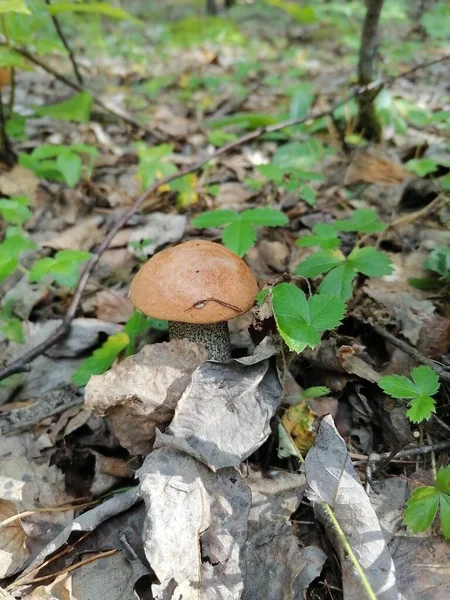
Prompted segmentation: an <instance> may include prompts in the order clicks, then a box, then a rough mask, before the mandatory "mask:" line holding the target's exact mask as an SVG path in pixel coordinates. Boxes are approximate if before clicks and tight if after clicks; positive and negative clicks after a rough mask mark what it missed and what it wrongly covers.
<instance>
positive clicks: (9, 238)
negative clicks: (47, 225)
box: [0, 227, 36, 282]
mask: <svg viewBox="0 0 450 600" xmlns="http://www.w3.org/2000/svg"><path fill="white" fill-rule="evenodd" d="M35 247H36V244H35V243H34V242H33V241H32V240H30V239H28V238H27V237H25V234H24V233H23V231H22V230H21V229H20V228H18V227H8V228H7V230H6V233H5V239H4V241H3V242H2V243H1V244H0V282H1V281H3V280H4V279H6V278H7V277H9V276H10V275H12V274H13V273H14V271H15V270H16V269H17V267H18V266H19V260H20V257H21V256H22V254H23V253H24V252H26V251H29V250H34V248H35Z"/></svg>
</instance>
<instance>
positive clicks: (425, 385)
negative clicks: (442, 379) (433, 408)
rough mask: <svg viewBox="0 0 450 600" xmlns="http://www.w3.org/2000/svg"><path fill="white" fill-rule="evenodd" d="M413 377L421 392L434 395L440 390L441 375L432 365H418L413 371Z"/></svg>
mask: <svg viewBox="0 0 450 600" xmlns="http://www.w3.org/2000/svg"><path fill="white" fill-rule="evenodd" d="M411 377H412V380H413V381H414V383H415V384H416V386H417V388H418V389H419V390H420V393H421V394H424V395H427V396H433V395H434V394H436V392H437V391H438V390H439V377H438V376H437V374H436V372H435V371H433V369H431V367H427V366H426V365H421V366H420V367H416V368H415V369H413V370H412V371H411Z"/></svg>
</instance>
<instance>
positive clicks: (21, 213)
mask: <svg viewBox="0 0 450 600" xmlns="http://www.w3.org/2000/svg"><path fill="white" fill-rule="evenodd" d="M29 204H30V200H29V199H28V198H27V197H26V196H12V197H11V198H2V199H1V200H0V215H1V216H2V217H3V219H5V221H7V222H8V223H11V225H23V224H24V223H26V222H27V221H28V219H31V217H32V213H31V210H30V209H29V208H28V206H29Z"/></svg>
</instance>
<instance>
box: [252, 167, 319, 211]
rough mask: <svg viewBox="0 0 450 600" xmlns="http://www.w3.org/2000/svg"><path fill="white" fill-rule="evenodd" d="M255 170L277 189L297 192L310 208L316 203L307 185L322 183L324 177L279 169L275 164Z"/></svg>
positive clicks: (298, 170)
mask: <svg viewBox="0 0 450 600" xmlns="http://www.w3.org/2000/svg"><path fill="white" fill-rule="evenodd" d="M257 170H258V171H259V172H260V173H261V174H262V175H263V176H264V177H265V178H266V179H268V180H270V181H273V183H274V184H275V185H276V186H277V187H281V188H283V189H284V190H286V191H287V192H298V194H299V197H300V199H301V200H304V201H305V202H306V203H307V204H309V205H310V206H314V204H315V203H316V192H315V190H314V189H313V188H312V187H311V186H310V185H308V182H310V181H323V179H324V177H323V175H321V174H320V173H316V172H315V171H305V170H302V169H300V168H298V167H297V168H292V167H290V168H287V167H281V166H279V165H276V164H268V165H259V166H258V167H257Z"/></svg>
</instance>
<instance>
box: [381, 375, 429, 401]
mask: <svg viewBox="0 0 450 600" xmlns="http://www.w3.org/2000/svg"><path fill="white" fill-rule="evenodd" d="M378 385H379V386H380V388H381V389H382V390H383V392H384V393H385V394H388V396H392V397H393V398H416V397H417V396H419V395H420V391H419V390H418V389H417V386H416V384H415V383H413V382H412V381H411V380H410V379H408V378H407V377H405V376H404V375H385V376H384V377H380V379H379V380H378Z"/></svg>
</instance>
